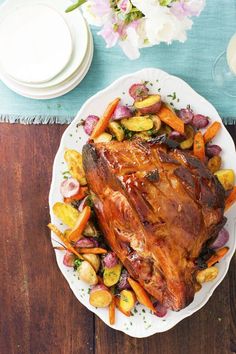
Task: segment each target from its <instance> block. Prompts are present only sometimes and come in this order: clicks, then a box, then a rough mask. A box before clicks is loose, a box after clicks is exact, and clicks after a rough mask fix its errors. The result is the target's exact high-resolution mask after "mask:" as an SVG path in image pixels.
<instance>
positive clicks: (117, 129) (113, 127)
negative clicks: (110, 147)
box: [108, 122, 125, 141]
mask: <svg viewBox="0 0 236 354" xmlns="http://www.w3.org/2000/svg"><path fill="white" fill-rule="evenodd" d="M108 128H109V131H110V132H111V133H112V134H113V135H115V137H116V139H117V140H118V141H123V140H124V137H125V132H124V129H123V128H122V126H121V125H120V123H118V122H110V123H109V125H108Z"/></svg>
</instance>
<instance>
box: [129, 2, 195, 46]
mask: <svg viewBox="0 0 236 354" xmlns="http://www.w3.org/2000/svg"><path fill="white" fill-rule="evenodd" d="M132 3H133V4H134V5H135V6H136V7H137V8H138V9H139V10H140V11H142V13H143V14H144V15H145V18H144V22H145V30H146V37H147V39H148V41H149V42H150V43H151V44H153V45H154V44H159V43H160V42H166V43H168V44H170V43H171V42H172V41H173V40H179V41H181V42H183V41H185V40H186V38H187V36H186V30H188V29H190V28H191V26H192V21H191V20H189V19H188V18H184V19H182V20H180V19H178V18H177V17H176V16H175V15H174V14H172V13H171V11H170V9H169V8H168V7H165V6H160V4H159V1H158V0H145V1H142V0H132Z"/></svg>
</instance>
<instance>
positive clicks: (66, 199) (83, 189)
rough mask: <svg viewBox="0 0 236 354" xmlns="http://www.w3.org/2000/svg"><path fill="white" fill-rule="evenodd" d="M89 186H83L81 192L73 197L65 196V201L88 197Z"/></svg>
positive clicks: (69, 201)
mask: <svg viewBox="0 0 236 354" xmlns="http://www.w3.org/2000/svg"><path fill="white" fill-rule="evenodd" d="M87 190H88V188H87V187H81V188H80V190H79V193H77V194H76V195H74V196H73V197H70V198H64V203H71V202H73V201H74V200H81V199H83V198H84V197H86V192H87Z"/></svg>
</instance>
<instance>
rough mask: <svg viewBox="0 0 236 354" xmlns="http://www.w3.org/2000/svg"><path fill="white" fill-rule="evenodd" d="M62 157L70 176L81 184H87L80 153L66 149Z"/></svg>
mask: <svg viewBox="0 0 236 354" xmlns="http://www.w3.org/2000/svg"><path fill="white" fill-rule="evenodd" d="M64 159H65V161H66V163H67V165H68V168H69V172H70V174H71V176H72V177H74V178H75V179H77V180H78V181H79V183H80V184H81V185H82V186H84V185H85V184H87V181H86V178H85V172H84V168H83V162H82V155H81V154H80V153H79V152H78V151H76V150H71V149H68V150H66V152H65V154H64Z"/></svg>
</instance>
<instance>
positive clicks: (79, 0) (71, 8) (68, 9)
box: [66, 0, 87, 12]
mask: <svg viewBox="0 0 236 354" xmlns="http://www.w3.org/2000/svg"><path fill="white" fill-rule="evenodd" d="M86 1H87V0H78V1H77V2H76V3H75V4H73V5H71V6H69V7H68V8H67V9H66V12H71V11H74V10H75V9H77V8H78V7H80V6H81V5H83V4H84V3H85V2H86Z"/></svg>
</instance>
